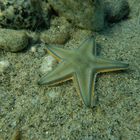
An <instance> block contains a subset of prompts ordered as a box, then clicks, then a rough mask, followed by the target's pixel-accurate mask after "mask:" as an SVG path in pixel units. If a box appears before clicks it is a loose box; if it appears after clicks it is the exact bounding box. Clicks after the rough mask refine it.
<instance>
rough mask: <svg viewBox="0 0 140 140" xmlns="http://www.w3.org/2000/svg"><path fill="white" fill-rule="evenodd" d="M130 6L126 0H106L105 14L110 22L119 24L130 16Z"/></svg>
mask: <svg viewBox="0 0 140 140" xmlns="http://www.w3.org/2000/svg"><path fill="white" fill-rule="evenodd" d="M129 11H130V9H129V4H128V2H127V1H126V0H105V12H106V17H107V21H108V22H117V21H120V20H121V19H123V18H125V17H127V16H128V14H129Z"/></svg>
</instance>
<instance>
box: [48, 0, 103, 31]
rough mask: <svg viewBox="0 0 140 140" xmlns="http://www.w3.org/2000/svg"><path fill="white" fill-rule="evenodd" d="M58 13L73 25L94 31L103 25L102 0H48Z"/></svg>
mask: <svg viewBox="0 0 140 140" xmlns="http://www.w3.org/2000/svg"><path fill="white" fill-rule="evenodd" d="M48 2H49V3H50V5H51V6H52V7H53V8H54V10H55V11H57V12H58V13H59V14H60V15H62V16H64V17H66V18H67V19H68V20H70V21H72V22H73V23H74V24H75V25H77V26H79V27H81V28H86V29H90V30H94V31H98V30H101V29H103V27H104V8H103V0H76V1H75V0H48Z"/></svg>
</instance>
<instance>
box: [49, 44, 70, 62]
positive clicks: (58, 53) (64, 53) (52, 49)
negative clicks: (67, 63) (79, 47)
mask: <svg viewBox="0 0 140 140" xmlns="http://www.w3.org/2000/svg"><path fill="white" fill-rule="evenodd" d="M47 51H48V53H50V54H51V55H52V56H53V57H55V58H56V59H57V60H59V61H60V60H62V59H66V58H68V57H69V56H71V55H72V51H71V50H67V49H63V48H60V46H56V45H49V46H47Z"/></svg>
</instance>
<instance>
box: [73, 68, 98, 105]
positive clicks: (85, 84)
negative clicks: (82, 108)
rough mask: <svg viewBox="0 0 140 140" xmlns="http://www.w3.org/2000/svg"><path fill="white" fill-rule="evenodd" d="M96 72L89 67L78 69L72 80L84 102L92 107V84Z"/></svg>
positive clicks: (93, 83)
mask: <svg viewBox="0 0 140 140" xmlns="http://www.w3.org/2000/svg"><path fill="white" fill-rule="evenodd" d="M95 77H96V74H95V72H93V71H92V70H91V69H85V70H79V71H77V72H76V73H75V75H74V82H75V84H76V87H77V91H78V92H79V93H80V95H81V97H82V100H83V102H84V104H85V105H86V106H88V107H93V104H94V91H93V90H94V85H95V80H93V78H94V79H95Z"/></svg>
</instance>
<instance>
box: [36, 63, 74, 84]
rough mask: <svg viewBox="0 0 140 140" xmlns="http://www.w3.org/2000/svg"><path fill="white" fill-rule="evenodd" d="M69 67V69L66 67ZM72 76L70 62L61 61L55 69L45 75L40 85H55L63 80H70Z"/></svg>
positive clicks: (39, 82)
mask: <svg viewBox="0 0 140 140" xmlns="http://www.w3.org/2000/svg"><path fill="white" fill-rule="evenodd" d="M65 68H67V69H65ZM71 77H72V69H71V67H70V65H69V64H66V63H65V62H61V63H60V64H59V65H58V66H57V67H56V68H55V69H54V70H53V71H51V72H50V73H48V74H46V75H44V76H43V77H42V78H41V79H40V80H39V81H38V84H39V85H43V84H47V85H48V86H50V85H55V84H58V83H61V82H63V81H66V80H69V79H71Z"/></svg>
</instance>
